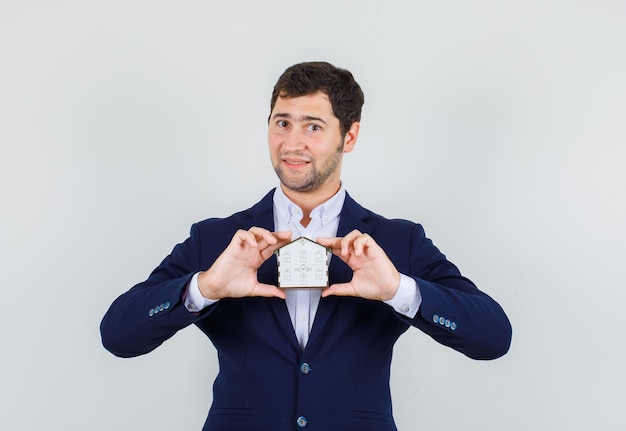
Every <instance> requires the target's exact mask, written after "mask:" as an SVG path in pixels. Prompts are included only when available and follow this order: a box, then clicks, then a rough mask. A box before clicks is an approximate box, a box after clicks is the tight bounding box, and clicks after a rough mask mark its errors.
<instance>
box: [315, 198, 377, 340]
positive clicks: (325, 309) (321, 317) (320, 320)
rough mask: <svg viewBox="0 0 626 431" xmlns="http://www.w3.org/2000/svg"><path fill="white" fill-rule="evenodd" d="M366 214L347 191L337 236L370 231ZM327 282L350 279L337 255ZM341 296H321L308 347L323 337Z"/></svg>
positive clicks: (346, 267)
mask: <svg viewBox="0 0 626 431" xmlns="http://www.w3.org/2000/svg"><path fill="white" fill-rule="evenodd" d="M366 215H367V213H366V211H365V210H364V209H363V207H361V206H360V205H359V204H357V203H356V202H355V201H354V200H353V199H352V198H351V197H350V196H349V195H348V194H347V193H346V200H345V202H344V205H343V208H342V210H341V217H340V219H339V227H338V229H337V236H338V237H344V236H346V235H347V234H348V233H350V232H351V231H353V230H354V229H357V230H359V231H360V232H362V233H370V232H371V230H372V228H371V226H370V225H368V224H366V223H365V222H364V221H363V219H364V218H365V216H366ZM328 278H329V280H328V281H329V284H330V285H333V284H335V283H346V282H348V281H350V280H352V270H351V269H350V267H349V266H348V265H346V264H345V263H344V262H343V261H342V260H341V259H340V258H339V257H337V256H332V258H331V260H330V266H329V268H328ZM341 300H342V298H341V297H339V296H329V297H327V298H322V299H321V300H320V304H319V306H318V308H317V313H316V314H315V319H314V320H313V327H312V328H311V335H310V336H309V342H308V344H307V347H306V348H307V349H308V348H315V344H316V343H317V340H318V338H323V334H322V333H323V331H324V328H325V327H326V325H327V323H328V320H329V319H330V317H331V316H332V314H333V312H334V311H335V308H337V305H339V303H340V302H341Z"/></svg>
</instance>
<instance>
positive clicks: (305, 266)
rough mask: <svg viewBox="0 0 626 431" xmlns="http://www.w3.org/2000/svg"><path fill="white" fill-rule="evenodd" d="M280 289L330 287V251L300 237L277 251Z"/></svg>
mask: <svg viewBox="0 0 626 431" xmlns="http://www.w3.org/2000/svg"><path fill="white" fill-rule="evenodd" d="M275 253H276V255H277V258H278V287H280V288H282V289H289V288H320V289H322V288H325V287H328V263H329V255H328V250H327V249H326V247H324V246H323V245H321V244H318V243H317V242H315V241H312V240H310V239H308V238H304V237H300V238H298V239H295V240H293V241H292V242H290V243H289V244H286V245H284V246H282V247H281V248H279V249H278V250H276V252H275Z"/></svg>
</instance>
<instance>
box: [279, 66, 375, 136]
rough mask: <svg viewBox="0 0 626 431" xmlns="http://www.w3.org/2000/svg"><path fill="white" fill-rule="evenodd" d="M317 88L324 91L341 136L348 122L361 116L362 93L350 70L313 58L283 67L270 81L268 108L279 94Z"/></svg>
mask: <svg viewBox="0 0 626 431" xmlns="http://www.w3.org/2000/svg"><path fill="white" fill-rule="evenodd" d="M318 91H322V92H323V93H325V94H327V95H328V98H329V99H330V105H331V106H332V108H333V113H334V114H335V117H337V118H338V119H339V125H340V127H341V135H342V136H345V135H346V133H347V132H348V130H350V126H352V123H354V122H355V121H360V120H361V107H362V106H363V102H364V100H365V97H364V95H363V91H362V90H361V87H360V86H359V84H357V82H356V81H355V80H354V77H353V76H352V73H350V71H348V70H346V69H340V68H338V67H335V66H333V65H332V64H330V63H326V62H323V61H314V62H308V63H299V64H295V65H293V66H291V67H289V68H287V69H286V70H285V71H284V72H283V74H282V75H280V78H278V81H277V82H276V85H274V91H273V92H272V101H271V103H270V112H272V110H273V109H274V105H275V104H276V100H277V99H278V98H279V97H284V98H292V97H300V96H307V95H309V94H313V93H317V92H318Z"/></svg>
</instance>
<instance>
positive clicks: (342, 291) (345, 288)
mask: <svg viewBox="0 0 626 431" xmlns="http://www.w3.org/2000/svg"><path fill="white" fill-rule="evenodd" d="M331 295H335V296H355V291H354V288H353V287H352V284H351V283H337V284H333V285H332V286H330V287H329V288H328V289H324V290H323V291H322V298H326V297H327V296H331Z"/></svg>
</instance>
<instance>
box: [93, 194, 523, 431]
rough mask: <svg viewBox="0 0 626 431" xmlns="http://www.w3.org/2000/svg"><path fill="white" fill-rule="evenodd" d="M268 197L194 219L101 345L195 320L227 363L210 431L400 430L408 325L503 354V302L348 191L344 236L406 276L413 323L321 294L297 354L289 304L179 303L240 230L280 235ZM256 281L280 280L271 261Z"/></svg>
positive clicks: (123, 347)
mask: <svg viewBox="0 0 626 431" xmlns="http://www.w3.org/2000/svg"><path fill="white" fill-rule="evenodd" d="M272 195H273V192H270V193H268V194H267V195H266V196H265V197H264V198H263V199H262V200H261V201H260V202H259V203H257V204H256V205H254V206H253V207H252V208H250V209H248V210H245V211H242V212H240V213H237V214H234V215H232V216H230V217H228V218H225V219H208V220H205V221H202V222H200V223H196V224H194V225H193V226H192V228H191V234H190V236H189V238H188V239H187V240H186V241H185V242H183V243H181V244H178V245H177V246H176V247H175V248H174V249H173V251H172V252H171V254H170V255H169V256H167V257H166V258H165V259H164V260H163V262H162V263H161V264H160V265H159V266H158V267H157V268H156V269H155V270H154V271H153V272H152V274H151V275H150V277H149V278H148V279H147V280H146V281H144V282H143V283H140V284H138V285H136V286H134V287H133V288H132V289H130V290H129V291H128V292H126V293H125V294H123V295H121V296H120V297H119V298H118V299H117V300H116V301H115V302H114V303H113V304H112V305H111V307H110V309H109V311H108V312H107V314H106V315H105V316H104V319H103V320H102V324H101V334H102V340H103V344H104V346H105V347H106V348H107V349H108V350H109V351H111V352H112V353H114V354H115V355H118V356H122V357H130V356H137V355H142V354H145V353H147V352H150V351H151V350H153V349H155V348H156V347H158V346H159V345H160V344H161V343H163V342H164V341H165V340H167V339H168V338H169V337H171V336H172V335H174V334H175V333H176V332H177V331H178V330H180V329H182V328H184V327H186V326H188V325H190V324H195V325H196V326H197V327H198V328H200V330H202V331H203V332H204V333H205V334H206V335H207V336H208V337H209V339H210V340H211V341H212V343H213V344H214V346H215V348H216V349H217V353H218V357H219V364H220V367H219V373H218V375H217V378H216V380H215V383H214V387H213V404H212V406H211V409H210V412H209V415H208V418H207V420H206V423H205V426H204V428H203V430H204V431H210V430H211V431H212V430H250V431H252V430H259V431H267V430H272V431H283V430H284V431H287V430H294V429H298V425H297V423H298V418H300V419H299V422H300V425H304V424H306V429H311V430H329V431H330V430H332V431H336V430H354V431H368V430H372V431H373V430H376V431H387V430H389V431H391V430H395V429H396V427H395V424H394V421H393V417H392V407H391V395H390V388H389V376H390V364H391V356H392V348H393V345H394V343H395V341H396V340H397V339H398V337H399V336H400V335H401V334H402V333H403V332H404V331H406V330H407V329H408V328H409V327H410V326H415V327H417V328H419V329H420V330H422V331H423V332H425V333H426V334H428V335H430V336H431V337H432V338H434V339H435V340H436V341H438V342H439V343H441V344H444V345H446V346H449V347H451V348H453V349H455V350H458V351H459V352H461V353H463V354H465V355H467V356H469V357H471V358H475V359H493V358H496V357H499V356H501V355H503V354H504V353H506V352H507V350H508V348H509V344H510V339H511V326H510V324H509V321H508V319H507V317H506V315H505V313H504V312H503V310H502V309H501V307H500V306H499V305H498V304H497V303H496V302H495V301H494V300H493V299H491V298H490V297H489V296H487V295H486V294H485V293H482V292H481V291H479V290H478V289H477V288H476V286H474V284H473V283H472V282H471V281H469V280H468V279H466V278H464V277H463V276H462V275H461V274H460V272H459V270H458V269H457V268H456V267H455V266H454V265H453V264H452V263H451V262H449V261H448V260H447V259H446V258H445V256H444V255H443V254H441V253H440V252H439V250H438V249H437V248H436V247H435V246H434V245H433V244H432V242H431V241H430V240H429V239H428V238H426V237H425V234H424V230H423V229H422V227H421V226H420V225H418V224H415V223H412V222H409V221H406V220H388V219H385V218H383V217H381V216H379V215H377V214H374V213H372V212H371V211H368V210H366V209H364V208H363V207H361V206H360V205H359V204H358V203H356V202H355V201H354V200H353V199H352V198H351V197H350V196H347V197H346V201H345V204H344V208H343V210H342V213H341V219H340V223H339V229H338V233H337V235H338V236H345V235H346V234H347V233H348V232H350V231H352V230H353V229H358V230H360V231H361V232H364V233H368V234H370V235H371V236H372V237H373V238H374V240H375V241H376V242H377V243H378V244H379V245H380V246H381V247H382V248H383V249H384V250H385V252H386V253H387V255H388V256H389V258H390V259H391V260H392V261H393V263H394V264H395V266H396V268H397V269H398V271H400V272H401V273H403V274H405V275H408V276H411V277H413V278H414V279H415V280H416V282H417V284H418V285H419V289H420V291H421V294H422V304H421V307H420V309H419V311H418V313H417V315H416V316H415V318H413V319H409V318H407V317H405V316H403V315H401V314H398V313H396V312H395V311H394V310H393V309H392V308H391V307H390V306H388V305H387V304H385V303H383V302H379V301H371V300H365V299H361V298H354V297H328V298H323V299H322V300H321V301H320V304H319V308H318V311H317V314H316V316H315V319H314V323H313V327H312V330H311V334H310V338H309V341H308V344H307V345H306V348H305V349H304V351H301V349H300V347H299V345H298V342H297V339H296V335H295V333H294V329H293V326H292V323H291V320H290V317H289V313H288V311H287V307H286V304H285V302H284V300H282V299H278V298H261V297H253V298H243V299H223V300H220V301H218V302H217V303H216V304H214V305H212V306H210V307H208V308H207V309H205V310H203V311H202V312H201V313H198V314H194V313H190V312H189V311H188V310H187V309H186V308H185V306H184V303H183V300H182V296H183V293H184V291H185V289H186V285H187V283H188V282H189V280H190V279H191V277H192V275H193V274H194V273H196V272H198V271H203V270H206V269H207V268H209V267H210V266H211V264H212V263H213V262H214V261H215V259H216V258H217V257H218V256H219V255H220V254H221V252H222V251H223V250H224V249H225V248H226V246H227V245H228V244H229V242H230V240H231V238H232V236H233V235H234V233H235V232H236V231H237V230H238V229H249V228H250V227H252V226H260V227H263V228H266V229H268V230H271V231H273V230H274V221H273V207H272ZM329 277H330V283H331V284H333V283H338V282H345V281H349V280H350V279H351V277H352V271H351V270H350V268H349V267H348V266H347V265H345V264H344V263H343V262H342V261H341V260H340V259H339V258H333V259H331V265H330V269H329ZM258 278H259V280H260V281H261V282H264V283H268V284H274V285H276V284H277V263H276V259H275V257H274V256H272V257H271V258H270V259H269V260H268V261H266V262H265V263H264V264H263V265H262V266H261V267H260V268H259V270H258Z"/></svg>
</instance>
